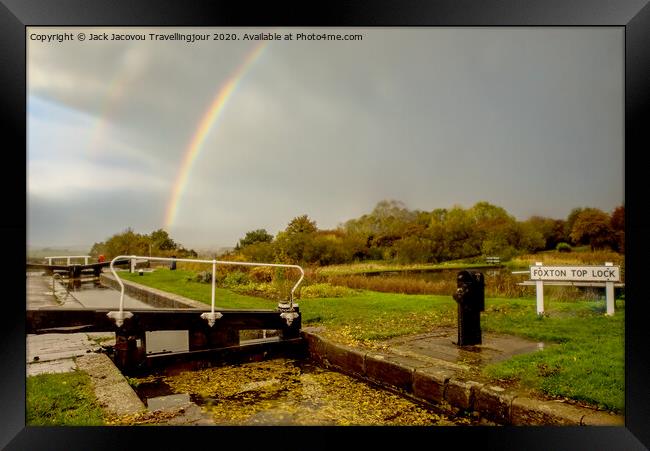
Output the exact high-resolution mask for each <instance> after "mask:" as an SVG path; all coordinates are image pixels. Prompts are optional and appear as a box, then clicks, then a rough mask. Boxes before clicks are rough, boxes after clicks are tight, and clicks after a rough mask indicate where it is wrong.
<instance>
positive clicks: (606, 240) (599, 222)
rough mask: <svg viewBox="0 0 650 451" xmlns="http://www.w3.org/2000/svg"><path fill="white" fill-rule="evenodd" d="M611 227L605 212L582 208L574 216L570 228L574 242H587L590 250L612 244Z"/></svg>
mask: <svg viewBox="0 0 650 451" xmlns="http://www.w3.org/2000/svg"><path fill="white" fill-rule="evenodd" d="M612 237H613V232H612V227H611V225H610V217H609V215H608V214H607V213H605V212H603V211H602V210H599V209H597V208H584V209H582V211H580V213H578V215H577V216H576V218H575V221H574V222H573V228H572V230H571V239H572V240H573V242H574V243H579V244H589V245H590V246H591V250H592V251H593V250H595V249H602V248H604V247H606V246H608V245H611V244H612Z"/></svg>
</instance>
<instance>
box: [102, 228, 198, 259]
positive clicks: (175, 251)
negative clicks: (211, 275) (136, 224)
mask: <svg viewBox="0 0 650 451" xmlns="http://www.w3.org/2000/svg"><path fill="white" fill-rule="evenodd" d="M89 254H90V255H91V256H93V257H98V256H99V255H104V256H105V257H106V258H107V259H112V258H114V257H117V256H118V255H142V256H146V255H151V256H156V257H171V256H174V255H175V256H176V257H179V258H182V257H197V253H196V252H195V251H194V250H193V249H185V248H184V247H183V246H182V245H180V244H179V243H177V242H175V241H174V240H173V239H172V238H171V237H170V236H169V233H167V232H166V231H165V230H163V229H158V230H154V231H153V232H151V233H150V234H141V233H135V232H134V231H133V229H131V228H127V229H126V230H125V231H123V232H121V233H116V234H115V235H113V236H111V237H109V238H108V239H107V240H106V241H102V242H99V243H94V244H93V246H92V248H91V249H90V253H89Z"/></svg>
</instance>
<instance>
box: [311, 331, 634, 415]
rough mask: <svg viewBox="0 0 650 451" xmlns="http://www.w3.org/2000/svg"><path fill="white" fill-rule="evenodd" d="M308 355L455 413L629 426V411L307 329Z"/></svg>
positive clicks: (331, 366) (340, 369)
mask: <svg viewBox="0 0 650 451" xmlns="http://www.w3.org/2000/svg"><path fill="white" fill-rule="evenodd" d="M301 335H302V336H303V338H304V339H305V341H306V342H307V347H308V352H309V356H310V357H311V358H312V359H313V360H315V361H316V362H318V363H319V364H321V365H323V366H325V367H330V368H334V369H337V370H339V371H341V372H343V373H346V374H349V375H351V376H355V377H358V378H361V379H364V380H368V381H370V382H373V383H376V384H378V385H382V386H386V387H388V388H391V389H397V390H398V391H399V392H401V393H403V394H405V395H407V396H409V397H413V398H416V399H418V400H420V401H424V402H426V403H430V404H437V405H438V407H443V408H445V407H446V408H448V409H449V410H451V411H452V412H454V413H458V412H461V411H466V412H477V413H478V415H479V417H480V418H485V419H487V420H489V421H492V422H495V423H498V424H501V425H512V426H624V425H625V421H624V417H623V416H620V415H613V414H610V413H608V412H603V411H597V410H594V409H590V408H586V407H579V406H574V405H571V404H566V403H563V402H559V401H542V400H538V399H534V398H529V397H527V396H524V395H522V394H521V393H518V392H517V391H513V390H510V389H505V388H502V387H498V386H494V385H490V384H486V383H483V382H477V381H472V380H466V379H462V378H459V377H457V376H456V375H455V374H454V372H453V371H450V370H449V369H447V368H443V367H436V366H435V365H431V363H429V362H424V361H420V360H417V359H414V358H410V357H403V356H398V355H391V354H386V353H379V352H376V351H372V350H370V351H367V350H362V349H357V348H352V347H350V346H345V345H341V344H337V343H333V342H332V341H330V340H327V339H325V338H323V337H322V336H320V335H318V334H317V333H315V332H314V331H308V330H304V329H303V330H302V331H301Z"/></svg>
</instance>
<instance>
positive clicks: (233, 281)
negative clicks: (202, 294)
mask: <svg viewBox="0 0 650 451" xmlns="http://www.w3.org/2000/svg"><path fill="white" fill-rule="evenodd" d="M249 282H250V280H249V279H248V275H247V274H246V273H243V272H241V271H233V272H231V273H229V274H227V275H226V277H225V278H224V279H223V284H224V285H225V286H226V287H229V288H230V287H236V286H237V285H247V284H248V283H249Z"/></svg>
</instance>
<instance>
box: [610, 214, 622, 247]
mask: <svg viewBox="0 0 650 451" xmlns="http://www.w3.org/2000/svg"><path fill="white" fill-rule="evenodd" d="M609 225H610V227H611V228H612V232H613V234H614V236H613V244H614V247H615V249H616V250H617V251H618V252H624V251H625V207H624V206H623V205H621V206H619V207H616V208H615V209H614V211H613V212H612V217H611V219H610V222H609Z"/></svg>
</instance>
